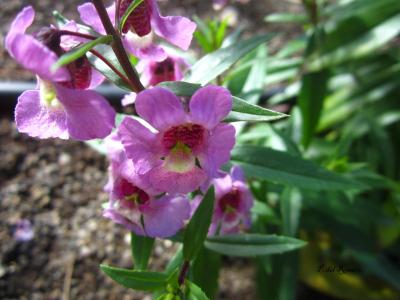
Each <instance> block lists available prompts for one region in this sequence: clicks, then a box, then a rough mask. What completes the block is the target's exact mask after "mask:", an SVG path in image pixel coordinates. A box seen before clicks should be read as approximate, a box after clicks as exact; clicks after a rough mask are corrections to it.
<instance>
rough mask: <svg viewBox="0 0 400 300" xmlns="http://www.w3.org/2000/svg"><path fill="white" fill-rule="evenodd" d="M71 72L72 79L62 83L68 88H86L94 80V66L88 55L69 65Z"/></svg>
mask: <svg viewBox="0 0 400 300" xmlns="http://www.w3.org/2000/svg"><path fill="white" fill-rule="evenodd" d="M67 69H68V71H69V73H70V74H71V80H70V81H67V82H63V83H62V85H63V86H65V87H67V88H72V89H79V90H84V89H87V88H88V87H89V86H90V81H91V80H92V66H91V65H90V62H89V60H88V59H87V57H86V56H82V57H81V58H79V59H77V60H75V61H73V62H72V63H70V64H68V65H67Z"/></svg>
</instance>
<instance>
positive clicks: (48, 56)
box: [8, 34, 70, 81]
mask: <svg viewBox="0 0 400 300" xmlns="http://www.w3.org/2000/svg"><path fill="white" fill-rule="evenodd" d="M8 51H9V52H10V54H11V56H13V57H14V58H15V60H16V61H17V62H18V63H19V64H21V65H22V66H23V67H24V68H25V69H27V70H29V71H31V72H33V73H35V74H37V75H38V76H39V77H40V78H43V79H46V80H49V81H68V80H69V79H70V75H69V73H68V71H67V69H66V68H59V69H58V70H56V71H55V72H54V73H53V72H51V66H52V65H53V64H54V63H55V62H56V61H57V60H58V57H57V55H56V54H55V53H54V52H53V51H51V50H50V49H49V48H47V47H46V46H44V45H43V44H41V43H40V42H39V41H37V40H36V39H34V38H33V37H31V36H29V35H25V34H18V35H16V36H15V37H14V38H13V40H12V43H11V44H10V48H9V49H8Z"/></svg>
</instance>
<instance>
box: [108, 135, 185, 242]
mask: <svg viewBox="0 0 400 300" xmlns="http://www.w3.org/2000/svg"><path fill="white" fill-rule="evenodd" d="M111 139H112V140H113V141H112V145H111V146H110V148H109V151H110V152H109V157H110V158H111V165H110V179H109V183H108V184H107V185H106V190H107V191H108V192H109V193H110V202H109V203H108V207H107V208H105V210H104V212H103V216H104V217H106V218H109V219H111V220H113V221H114V222H116V223H118V224H121V225H124V226H125V227H126V228H128V229H129V230H132V231H134V232H135V233H136V234H138V235H145V236H150V237H161V238H163V237H168V236H172V235H174V234H175V233H176V232H178V230H180V229H181V228H182V227H183V226H184V224H185V221H186V220H187V219H189V217H190V204H189V202H188V200H187V198H186V197H185V196H183V195H174V196H172V195H163V196H161V197H157V195H158V193H157V191H156V190H154V189H152V188H151V186H150V185H149V184H148V182H147V178H146V176H143V175H139V174H138V173H137V172H136V169H135V165H134V164H133V162H132V161H131V160H129V159H126V157H125V154H124V151H123V149H122V146H121V145H120V144H119V145H118V140H117V139H116V136H113V137H111Z"/></svg>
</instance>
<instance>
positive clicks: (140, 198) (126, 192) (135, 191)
mask: <svg viewBox="0 0 400 300" xmlns="http://www.w3.org/2000/svg"><path fill="white" fill-rule="evenodd" d="M119 189H120V191H121V196H122V197H123V200H124V204H125V205H127V206H131V205H136V204H145V203H147V202H148V201H149V200H150V197H149V195H147V193H146V192H145V191H143V190H142V189H140V188H138V187H137V186H135V185H133V184H132V183H130V182H129V181H128V180H126V179H121V180H120V182H119Z"/></svg>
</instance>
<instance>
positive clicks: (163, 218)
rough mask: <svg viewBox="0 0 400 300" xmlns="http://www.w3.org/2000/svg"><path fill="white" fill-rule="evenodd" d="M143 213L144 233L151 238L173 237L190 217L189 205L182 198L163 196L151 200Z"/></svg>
mask: <svg viewBox="0 0 400 300" xmlns="http://www.w3.org/2000/svg"><path fill="white" fill-rule="evenodd" d="M142 212H143V219H144V227H145V232H146V234H147V235H148V236H151V237H160V238H165V237H169V236H172V235H174V234H175V233H177V232H178V231H179V229H181V228H182V227H183V226H184V224H185V223H184V222H185V220H187V219H189V217H190V204H189V201H188V200H187V199H186V197H183V196H164V197H162V198H161V199H157V200H152V202H151V203H150V205H149V207H147V208H146V210H145V211H142Z"/></svg>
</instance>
